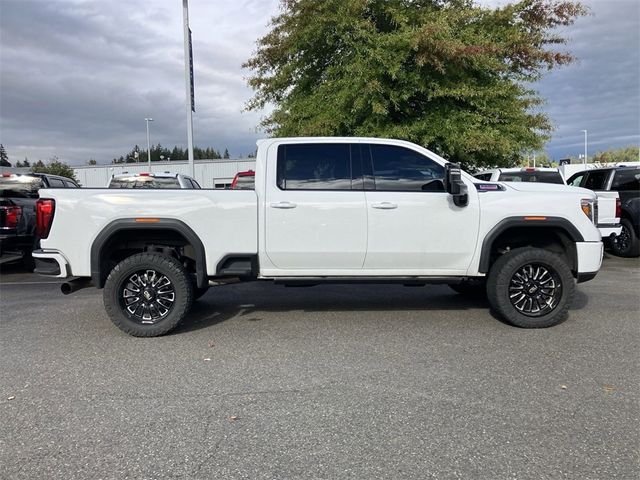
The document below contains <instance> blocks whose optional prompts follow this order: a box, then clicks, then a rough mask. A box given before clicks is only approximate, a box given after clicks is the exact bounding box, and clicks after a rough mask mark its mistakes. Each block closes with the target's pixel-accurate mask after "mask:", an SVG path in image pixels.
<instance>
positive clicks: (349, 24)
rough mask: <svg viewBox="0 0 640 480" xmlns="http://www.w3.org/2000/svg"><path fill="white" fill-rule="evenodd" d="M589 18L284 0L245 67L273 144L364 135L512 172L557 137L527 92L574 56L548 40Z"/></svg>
mask: <svg viewBox="0 0 640 480" xmlns="http://www.w3.org/2000/svg"><path fill="white" fill-rule="evenodd" d="M585 13H586V9H585V7H583V6H582V5H581V4H579V3H576V2H573V1H564V0H562V1H561V0H521V1H518V2H515V3H512V4H508V5H505V6H502V7H500V8H489V7H483V6H479V5H477V4H475V3H474V2H473V0H411V1H410V0H368V1H365V0H281V13H280V14H279V15H278V16H276V17H274V18H273V19H272V22H271V31H270V32H269V33H267V34H266V35H265V36H264V37H262V38H261V39H260V40H258V47H257V51H256V52H255V54H254V55H253V56H252V57H251V58H250V59H249V60H248V61H247V62H246V63H245V64H244V67H245V68H247V69H249V70H251V71H252V75H251V77H250V78H249V80H248V82H249V85H250V86H251V87H252V88H253V89H254V90H255V91H256V93H255V96H254V97H253V99H251V100H250V101H249V102H248V103H247V105H246V108H247V109H249V110H256V109H261V108H264V107H265V106H266V105H267V104H273V105H275V108H274V110H273V111H272V113H271V114H270V115H269V116H267V117H266V118H265V120H264V121H263V122H262V124H261V126H262V127H263V128H264V129H266V131H267V132H269V133H271V134H274V135H279V136H296V135H347V136H351V135H366V136H381V137H392V138H400V139H406V140H410V141H413V142H415V143H418V144H421V145H426V146H428V147H429V148H430V149H432V150H434V151H435V152H437V153H440V154H443V155H445V156H447V157H449V158H450V159H451V160H454V161H458V162H461V163H463V164H465V165H497V166H503V165H505V166H506V165H512V164H515V163H517V161H518V160H519V158H521V154H522V152H523V151H524V150H527V149H528V150H539V149H540V148H541V147H542V146H543V144H544V143H545V141H546V140H548V138H549V134H550V132H551V130H552V126H551V122H550V120H549V118H548V117H547V116H546V115H545V114H543V113H542V112H540V111H539V106H540V105H541V104H542V103H543V99H542V98H541V97H540V96H539V95H538V94H537V92H536V91H535V90H533V89H532V88H531V82H534V81H536V80H538V79H539V78H540V77H541V76H542V73H543V72H545V71H547V70H550V69H552V68H554V67H556V66H558V65H564V64H568V63H570V62H571V61H572V60H573V58H572V57H571V55H570V54H568V53H566V52H562V51H559V50H558V46H559V45H562V44H564V43H565V42H566V40H565V39H564V37H562V36H561V35H560V34H558V33H557V32H556V31H555V29H556V27H560V26H567V25H571V24H572V23H573V22H574V21H575V19H576V18H577V17H578V16H580V15H583V14H585Z"/></svg>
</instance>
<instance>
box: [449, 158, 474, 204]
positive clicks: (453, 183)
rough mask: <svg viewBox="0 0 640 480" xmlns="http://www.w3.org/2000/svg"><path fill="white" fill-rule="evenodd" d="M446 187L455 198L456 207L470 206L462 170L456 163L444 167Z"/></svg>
mask: <svg viewBox="0 0 640 480" xmlns="http://www.w3.org/2000/svg"><path fill="white" fill-rule="evenodd" d="M444 186H445V189H446V190H447V192H448V193H450V194H451V195H452V196H453V203H454V204H455V206H456V207H466V206H467V205H468V204H469V195H468V191H467V186H466V185H465V183H464V182H463V181H462V170H460V165H458V164H456V163H447V164H445V166H444Z"/></svg>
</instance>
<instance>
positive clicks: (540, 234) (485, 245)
mask: <svg viewBox="0 0 640 480" xmlns="http://www.w3.org/2000/svg"><path fill="white" fill-rule="evenodd" d="M533 218H535V220H534V219H527V217H520V216H519V217H509V218H505V219H503V220H502V221H500V222H499V223H498V224H497V225H495V226H494V227H493V228H492V229H491V230H490V231H489V233H488V234H487V235H486V236H485V238H484V240H483V242H482V248H481V253H480V262H479V265H478V271H479V272H480V273H488V272H489V269H490V267H491V265H492V264H493V262H494V261H495V259H496V254H497V249H498V248H500V247H502V246H503V244H505V243H508V242H509V241H510V240H511V241H513V242H514V245H513V246H514V247H519V246H525V245H532V246H540V244H541V243H545V242H546V243H549V244H557V243H560V244H561V245H562V246H563V248H564V253H565V254H566V256H567V260H568V261H569V265H570V267H571V268H572V270H574V271H575V269H576V267H577V252H576V248H575V243H576V242H583V241H584V237H583V236H582V234H581V233H580V231H579V230H578V229H577V228H576V227H575V226H574V225H573V224H572V223H571V222H570V221H569V220H567V219H565V218H562V217H533Z"/></svg>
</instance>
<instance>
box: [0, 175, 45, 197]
mask: <svg viewBox="0 0 640 480" xmlns="http://www.w3.org/2000/svg"><path fill="white" fill-rule="evenodd" d="M42 187H43V185H42V180H41V179H40V178H38V177H30V176H22V175H20V176H11V177H0V197H1V198H9V197H14V198H15V197H18V198H38V190H40V188H42Z"/></svg>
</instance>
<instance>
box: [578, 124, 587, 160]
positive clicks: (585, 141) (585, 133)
mask: <svg viewBox="0 0 640 480" xmlns="http://www.w3.org/2000/svg"><path fill="white" fill-rule="evenodd" d="M580 131H581V132H582V133H584V158H583V159H582V164H583V165H586V164H587V131H586V130H580Z"/></svg>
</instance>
